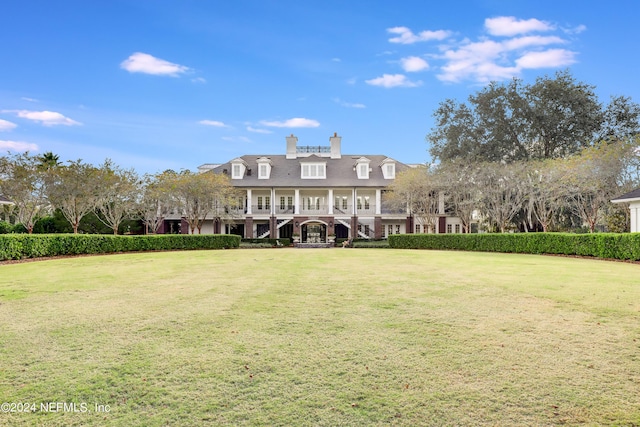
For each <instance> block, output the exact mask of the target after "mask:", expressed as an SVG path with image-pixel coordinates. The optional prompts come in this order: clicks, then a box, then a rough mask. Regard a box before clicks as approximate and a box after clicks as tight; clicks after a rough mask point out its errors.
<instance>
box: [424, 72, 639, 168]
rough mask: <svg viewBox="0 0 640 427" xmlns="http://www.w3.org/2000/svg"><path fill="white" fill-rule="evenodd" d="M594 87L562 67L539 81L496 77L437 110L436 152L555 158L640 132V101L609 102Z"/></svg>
mask: <svg viewBox="0 0 640 427" xmlns="http://www.w3.org/2000/svg"><path fill="white" fill-rule="evenodd" d="M594 90H595V88H594V87H593V86H591V85H588V84H585V83H581V82H578V81H576V79H575V78H574V77H573V76H572V75H571V74H570V73H569V71H560V72H558V73H556V74H555V76H554V77H553V78H551V77H548V76H544V77H539V78H538V79H536V81H535V83H533V84H524V82H523V81H522V80H520V79H513V80H512V81H510V82H508V83H506V84H502V83H495V82H494V83H491V84H489V85H488V86H486V87H485V88H483V89H482V90H480V91H479V92H478V93H476V94H474V95H471V96H469V99H468V102H467V103H459V102H457V101H455V100H453V99H446V100H445V101H443V102H442V103H440V105H439V106H438V108H437V109H436V111H435V112H434V114H433V115H434V118H435V120H436V123H435V126H434V127H433V128H432V130H431V132H430V133H429V134H428V135H427V141H428V142H429V143H430V149H429V151H430V154H431V155H432V157H433V158H434V159H435V160H440V161H447V160H453V159H465V160H470V161H490V162H493V161H502V162H513V161H520V160H532V159H550V158H560V157H566V156H568V155H571V154H575V153H578V152H580V150H582V149H583V148H586V147H590V146H593V145H594V144H595V143H596V142H598V141H600V140H619V139H625V138H629V137H632V136H634V135H637V134H638V133H640V121H639V119H640V105H638V104H636V103H634V102H632V101H631V99H630V98H628V97H623V96H619V97H613V98H611V101H610V103H609V104H608V105H607V106H604V105H603V104H601V103H600V102H599V100H598V98H597V96H596V94H595V92H594Z"/></svg>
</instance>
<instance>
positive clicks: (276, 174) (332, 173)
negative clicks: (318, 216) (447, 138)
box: [213, 154, 409, 188]
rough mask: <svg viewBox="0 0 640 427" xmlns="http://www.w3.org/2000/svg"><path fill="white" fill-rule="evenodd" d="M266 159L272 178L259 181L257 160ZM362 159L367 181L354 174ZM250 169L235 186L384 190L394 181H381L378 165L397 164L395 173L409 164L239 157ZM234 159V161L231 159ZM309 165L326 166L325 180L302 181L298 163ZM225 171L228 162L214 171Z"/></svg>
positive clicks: (350, 158) (352, 159)
mask: <svg viewBox="0 0 640 427" xmlns="http://www.w3.org/2000/svg"><path fill="white" fill-rule="evenodd" d="M262 157H266V158H268V159H269V160H271V176H270V178H269V179H258V163H257V161H256V160H257V159H259V158H262ZM361 157H365V158H367V159H369V160H370V161H371V162H370V163H369V167H370V168H371V171H370V172H369V179H358V176H357V174H356V171H355V168H354V167H355V164H356V161H357V160H358V159H360V158H361ZM240 158H241V159H242V160H244V161H245V162H246V164H247V168H248V169H250V170H251V175H248V173H247V172H245V174H244V177H243V178H242V179H232V180H231V182H232V183H233V185H234V186H235V187H316V188H326V187H334V188H335V187H386V186H387V185H389V184H391V183H392V182H393V179H384V176H383V174H382V168H381V167H380V166H381V164H382V163H383V162H384V161H385V160H387V159H388V160H390V161H393V162H395V164H396V174H397V173H399V172H402V171H403V170H406V169H408V168H409V166H408V165H406V164H404V163H400V162H398V161H397V160H394V159H391V158H389V157H387V156H383V155H371V154H361V155H355V154H347V155H344V154H343V155H342V157H341V158H339V159H332V158H330V157H320V156H316V155H315V154H314V155H311V156H308V157H298V158H296V159H287V158H286V156H285V155H246V156H241V157H240ZM234 160H235V159H234ZM308 162H316V163H326V165H327V170H326V178H325V179H302V178H301V177H300V175H301V166H300V165H301V164H302V163H308ZM224 170H226V171H227V173H229V174H231V161H229V162H227V163H224V164H221V165H219V166H218V167H216V168H214V169H213V172H215V173H222V172H223V171H224Z"/></svg>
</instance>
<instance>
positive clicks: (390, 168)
mask: <svg viewBox="0 0 640 427" xmlns="http://www.w3.org/2000/svg"><path fill="white" fill-rule="evenodd" d="M384 172H385V173H384V177H385V179H394V178H395V177H396V165H395V164H394V163H387V164H386V165H384Z"/></svg>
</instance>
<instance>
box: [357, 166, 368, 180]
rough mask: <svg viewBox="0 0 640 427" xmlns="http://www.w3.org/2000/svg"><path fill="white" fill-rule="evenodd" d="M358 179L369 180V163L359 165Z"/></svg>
mask: <svg viewBox="0 0 640 427" xmlns="http://www.w3.org/2000/svg"><path fill="white" fill-rule="evenodd" d="M358 179H369V163H358Z"/></svg>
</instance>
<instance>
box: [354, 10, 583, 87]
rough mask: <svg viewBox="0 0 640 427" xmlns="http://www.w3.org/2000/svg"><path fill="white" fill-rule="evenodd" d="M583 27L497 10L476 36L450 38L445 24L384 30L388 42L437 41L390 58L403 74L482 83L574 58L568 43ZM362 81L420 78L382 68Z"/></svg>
mask: <svg viewBox="0 0 640 427" xmlns="http://www.w3.org/2000/svg"><path fill="white" fill-rule="evenodd" d="M585 30H586V27H585V26H584V25H577V26H573V27H566V28H563V27H561V26H559V25H557V24H555V23H552V22H548V21H543V20H540V19H535V18H531V19H519V18H517V17H514V16H498V17H493V18H487V19H485V21H484V31H483V34H481V35H479V36H478V37H476V38H475V39H474V38H472V37H470V36H465V35H460V37H456V38H453V37H452V36H453V35H454V33H453V32H452V31H448V30H438V31H422V32H420V33H417V34H415V33H413V32H412V31H411V29H409V28H408V27H393V28H387V30H386V31H387V33H388V34H390V35H391V37H390V38H389V42H390V43H396V44H404V45H408V44H413V43H417V42H421V41H427V40H437V41H439V42H438V43H437V44H436V45H435V46H432V45H427V46H429V47H430V51H424V52H422V53H421V54H413V55H412V56H405V57H400V59H398V60H395V61H389V62H390V63H394V64H398V63H399V64H400V65H401V67H402V70H403V72H404V73H405V74H406V73H410V72H418V71H426V70H432V69H435V70H437V71H436V77H437V78H438V79H439V80H441V81H445V82H452V83H457V82H461V81H473V82H476V83H483V84H484V83H487V82H489V81H494V80H505V79H510V78H512V77H517V76H518V75H520V74H521V73H522V72H523V70H526V69H532V68H558V67H566V66H567V65H570V64H573V63H575V62H576V58H577V55H578V52H573V51H572V50H571V49H570V48H568V47H567V46H569V45H570V43H571V42H572V41H573V38H574V36H573V35H575V34H579V33H580V32H582V31H585ZM569 35H571V36H569ZM398 50H399V49H398ZM385 53H386V52H385ZM427 60H428V62H427ZM366 83H367V84H369V85H373V86H382V87H386V88H391V87H415V86H419V85H421V84H422V82H421V81H415V82H414V81H411V80H409V79H407V77H406V76H405V75H404V74H383V75H382V76H381V77H377V78H374V79H371V80H366Z"/></svg>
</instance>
